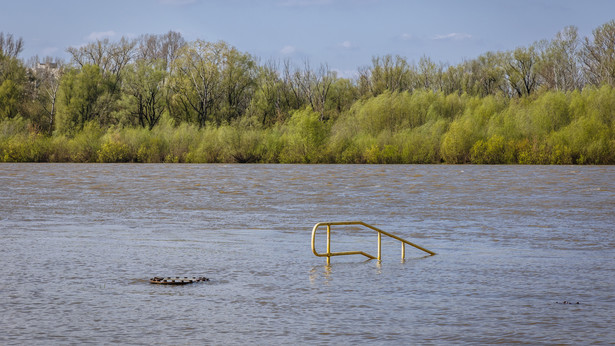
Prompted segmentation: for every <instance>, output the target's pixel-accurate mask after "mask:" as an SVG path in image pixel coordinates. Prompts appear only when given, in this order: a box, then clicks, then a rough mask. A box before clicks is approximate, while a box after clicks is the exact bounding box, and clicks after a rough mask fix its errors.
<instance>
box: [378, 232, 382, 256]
mask: <svg viewBox="0 0 615 346" xmlns="http://www.w3.org/2000/svg"><path fill="white" fill-rule="evenodd" d="M381 248H382V234H381V233H380V232H378V260H379V261H380V249H381Z"/></svg>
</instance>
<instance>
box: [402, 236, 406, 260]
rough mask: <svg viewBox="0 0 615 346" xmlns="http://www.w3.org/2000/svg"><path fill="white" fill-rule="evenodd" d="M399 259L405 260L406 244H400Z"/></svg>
mask: <svg viewBox="0 0 615 346" xmlns="http://www.w3.org/2000/svg"><path fill="white" fill-rule="evenodd" d="M401 259H402V261H403V260H405V259H406V243H404V242H403V241H402V242H401Z"/></svg>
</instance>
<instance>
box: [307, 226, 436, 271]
mask: <svg viewBox="0 0 615 346" xmlns="http://www.w3.org/2000/svg"><path fill="white" fill-rule="evenodd" d="M347 225H361V226H364V227H367V228H370V229H372V230H374V231H376V232H378V256H377V257H374V256H372V255H370V254H368V253H365V252H363V251H342V252H331V226H347ZM322 226H327V252H326V253H318V252H317V251H316V246H315V243H316V230H318V228H320V227H322ZM383 234H384V235H386V236H387V237H391V238H393V239H396V240H399V241H400V242H401V259H402V260H403V259H405V258H406V244H408V245H410V246H414V247H415V248H417V249H419V250H422V251H425V252H427V253H428V254H430V255H432V256H433V255H435V254H436V253H435V252H433V251H429V250H427V249H425V248H423V247H421V246H419V245H416V244H413V243H411V242H409V241H407V240H405V239H402V238H400V237H398V236H396V235H394V234H391V233H388V232H385V231H383V230H381V229H379V228H377V227H374V226H372V225H368V224H366V223H365V222H362V221H341V222H319V223H317V224H316V225H314V228H313V229H312V252H313V253H314V255H316V256H318V257H327V265H328V264H329V263H330V261H331V256H345V255H363V256H365V257H367V258H369V259H377V260H379V261H380V257H381V256H380V253H381V251H380V250H381V247H382V246H381V242H382V235H383Z"/></svg>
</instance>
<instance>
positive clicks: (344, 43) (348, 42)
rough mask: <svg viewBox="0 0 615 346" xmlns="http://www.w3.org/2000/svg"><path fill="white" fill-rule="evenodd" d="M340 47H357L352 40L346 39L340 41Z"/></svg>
mask: <svg viewBox="0 0 615 346" xmlns="http://www.w3.org/2000/svg"><path fill="white" fill-rule="evenodd" d="M340 47H342V48H344V49H355V48H356V47H355V45H353V44H352V42H350V41H348V40H346V41H344V42H342V43H340Z"/></svg>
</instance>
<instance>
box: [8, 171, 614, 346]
mask: <svg viewBox="0 0 615 346" xmlns="http://www.w3.org/2000/svg"><path fill="white" fill-rule="evenodd" d="M349 220H360V221H364V222H366V223H369V224H372V225H374V226H376V227H379V228H381V229H383V230H385V231H387V232H390V233H393V234H396V235H398V236H401V237H403V238H405V239H407V240H409V241H411V242H415V243H417V244H419V245H421V246H423V247H425V248H427V249H429V250H432V251H434V252H436V253H437V255H435V256H425V254H424V253H423V252H421V251H419V250H417V249H414V248H410V247H407V248H406V259H405V260H404V261H402V260H401V258H400V246H399V243H398V242H396V241H393V240H387V239H386V238H385V239H383V244H382V252H383V256H382V261H377V260H367V259H366V258H365V257H362V256H339V257H333V258H331V265H330V266H327V265H326V260H325V258H322V257H316V256H314V254H313V253H312V250H311V246H310V240H311V231H312V227H313V226H314V224H315V223H317V222H324V221H349ZM376 239H377V238H376V235H375V233H373V232H370V231H368V230H365V229H359V228H356V227H339V228H335V227H334V228H333V234H332V250H333V251H345V250H361V251H366V252H369V253H372V254H373V253H375V252H376ZM317 247H318V250H319V251H321V252H323V251H324V248H325V240H324V238H323V236H322V235H321V234H319V236H318V237H317ZM0 268H1V269H0V273H1V274H2V279H1V280H0V312H1V313H0V344H2V345H12V344H20V345H21V344H27V345H37V344H40V345H48V344H84V343H93V344H111V343H120V344H154V343H156V344H214V345H228V344H231V345H234V344H299V343H301V344H364V343H373V344H391V345H399V344H497V343H503V344H510V343H527V344H592V343H595V344H608V343H611V344H612V343H615V328H614V327H613V326H615V167H614V166H581V167H579V166H453V165H425V166H422V165H420V166H415V165H183V164H173V165H165V164H153V165H149V164H117V165H115V164H0ZM154 276H206V277H208V278H210V281H209V282H205V283H195V284H190V285H185V286H167V285H155V284H150V283H149V278H150V277H154ZM564 301H567V302H572V303H573V304H561V303H562V302H564ZM576 302H579V304H576Z"/></svg>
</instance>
